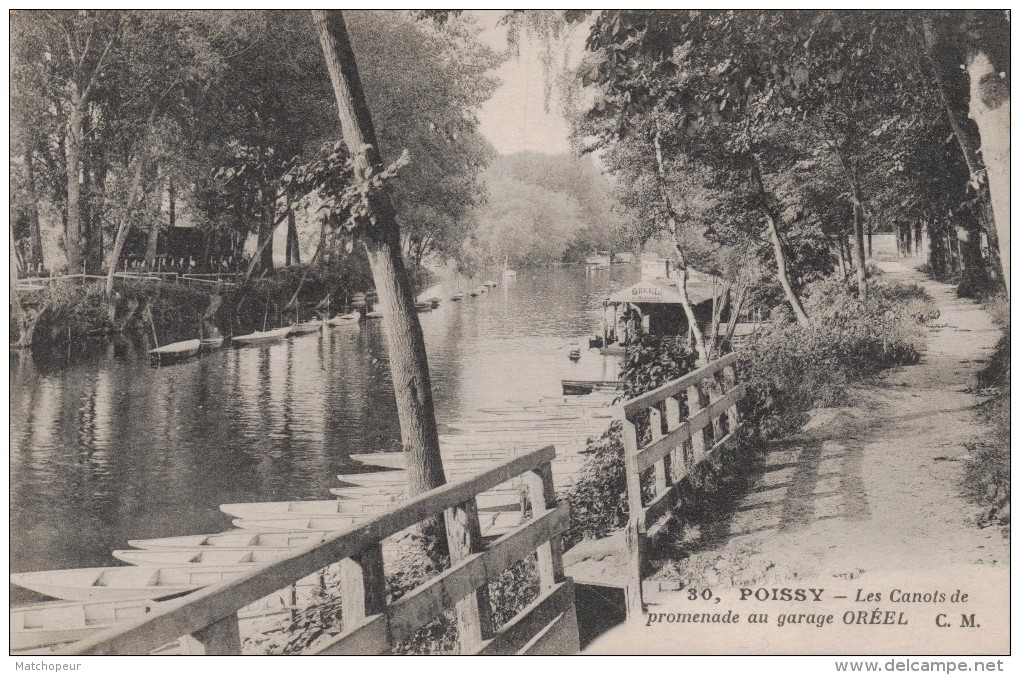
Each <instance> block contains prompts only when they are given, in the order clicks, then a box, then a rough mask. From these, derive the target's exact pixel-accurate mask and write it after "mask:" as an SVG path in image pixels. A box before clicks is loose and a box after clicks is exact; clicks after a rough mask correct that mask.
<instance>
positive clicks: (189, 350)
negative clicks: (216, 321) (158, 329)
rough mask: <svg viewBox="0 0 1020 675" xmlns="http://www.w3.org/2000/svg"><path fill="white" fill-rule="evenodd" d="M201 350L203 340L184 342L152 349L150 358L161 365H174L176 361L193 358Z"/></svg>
mask: <svg viewBox="0 0 1020 675" xmlns="http://www.w3.org/2000/svg"><path fill="white" fill-rule="evenodd" d="M201 348H202V341H201V340H198V339H195V340H183V341H181V342H172V343H170V344H168V345H163V346H162V347H156V348H155V349H150V350H149V356H150V357H151V358H152V359H153V360H156V361H159V362H160V363H173V362H174V361H183V360H184V359H189V358H191V357H192V356H194V355H195V354H197V353H198V350H199V349H201Z"/></svg>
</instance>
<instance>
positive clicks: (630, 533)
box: [624, 510, 645, 620]
mask: <svg viewBox="0 0 1020 675" xmlns="http://www.w3.org/2000/svg"><path fill="white" fill-rule="evenodd" d="M624 545H625V546H626V549H625V550H626V554H625V555H626V573H625V576H626V583H627V586H626V589H627V618H628V619H629V620H635V619H640V617H641V615H642V614H643V613H644V611H645V603H644V598H643V597H642V595H643V591H642V588H641V579H642V577H643V576H644V575H643V572H644V549H645V518H644V511H643V510H641V511H638V512H637V513H631V515H630V518H629V519H628V520H627V526H626V528H625V529H624Z"/></svg>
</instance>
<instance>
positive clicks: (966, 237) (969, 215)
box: [957, 209, 988, 296]
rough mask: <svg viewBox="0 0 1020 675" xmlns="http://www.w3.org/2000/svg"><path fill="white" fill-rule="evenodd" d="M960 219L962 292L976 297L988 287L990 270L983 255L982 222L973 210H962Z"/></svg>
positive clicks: (958, 238) (958, 233) (959, 238)
mask: <svg viewBox="0 0 1020 675" xmlns="http://www.w3.org/2000/svg"><path fill="white" fill-rule="evenodd" d="M958 218H959V221H960V228H959V229H958V231H957V240H958V241H959V244H960V258H961V262H962V264H963V274H962V275H961V278H960V287H961V292H962V293H964V294H965V295H969V296H974V295H977V294H980V293H981V291H982V290H984V289H985V288H987V286H988V270H987V268H986V267H985V260H984V258H983V257H982V255H981V222H980V220H979V219H978V217H977V214H976V213H974V212H973V211H972V210H971V209H961V211H960V213H959V214H958Z"/></svg>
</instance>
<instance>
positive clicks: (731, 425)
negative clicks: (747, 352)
mask: <svg viewBox="0 0 1020 675" xmlns="http://www.w3.org/2000/svg"><path fill="white" fill-rule="evenodd" d="M723 376H724V377H725V382H726V387H727V388H733V387H735V386H737V366H736V364H734V365H731V366H726V367H725V368H723ZM745 389H746V387H745ZM726 417H727V427H726V428H727V429H728V430H729V431H730V432H733V431H735V430H736V428H737V426H738V425H739V424H740V413H739V411H738V410H737V405H736V403H734V404H733V406H731V407H730V409H729V410H727V411H726Z"/></svg>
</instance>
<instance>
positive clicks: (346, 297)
mask: <svg viewBox="0 0 1020 675" xmlns="http://www.w3.org/2000/svg"><path fill="white" fill-rule="evenodd" d="M435 281H436V280H435V276H434V274H432V273H431V272H430V271H429V270H428V269H427V268H418V269H416V270H414V273H413V279H412V284H413V287H414V288H416V289H421V288H428V287H429V286H431V285H432V284H434V283H435ZM208 287H213V288H208ZM373 291H374V284H373V282H372V276H371V272H370V271H369V269H368V262H367V261H366V260H363V259H360V258H359V257H357V256H349V257H347V258H345V259H343V260H341V261H338V262H333V263H324V264H316V265H294V266H289V267H284V268H280V269H278V270H276V272H275V274H274V275H273V276H267V277H263V278H253V279H245V280H241V281H238V282H233V283H229V284H224V285H223V286H222V287H215V285H214V284H209V283H204V284H203V285H202V287H197V286H192V285H189V284H186V283H180V282H165V281H158V280H143V279H138V280H134V279H127V278H119V279H118V280H117V283H116V285H115V288H114V293H113V295H111V296H107V295H106V293H105V289H104V281H102V280H88V279H85V280H82V279H76V278H73V277H72V278H69V279H66V280H60V281H54V282H51V283H50V284H48V285H47V286H46V288H45V289H44V290H38V291H35V292H34V293H35V294H34V296H32V297H23V298H22V304H23V305H24V307H23V310H22V311H23V319H22V321H20V322H19V321H18V320H17V317H15V315H14V313H13V312H12V314H11V318H10V344H11V347H12V348H14V347H31V348H32V349H33V352H34V353H39V354H46V353H49V352H55V351H61V350H63V351H65V352H67V353H69V354H70V355H71V356H72V357H73V356H74V355H75V354H76V353H78V352H79V351H83V350H86V348H87V347H86V345H87V343H88V341H89V340H90V339H91V340H93V341H94V340H97V339H112V338H115V337H117V336H128V337H138V338H140V337H142V336H147V337H148V338H149V339H150V340H152V339H153V331H155V334H156V339H155V341H156V342H158V343H159V344H161V345H163V344H169V343H172V342H177V341H180V340H188V339H193V338H196V337H198V336H199V332H200V330H201V333H202V335H203V336H204V337H208V336H209V335H210V334H216V333H218V334H220V335H224V336H229V335H243V334H245V333H250V332H253V331H256V330H264V329H272V328H277V327H281V326H285V325H289V324H291V323H297V322H299V321H308V320H310V319H312V318H314V317H315V316H321V317H326V315H327V314H328V315H329V316H332V315H335V314H339V313H343V312H346V311H348V309H349V307H350V303H351V299H352V298H353V296H354V295H355V294H357V293H371V292H373ZM327 318H328V317H327ZM214 331H215V332H216V333H214Z"/></svg>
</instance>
